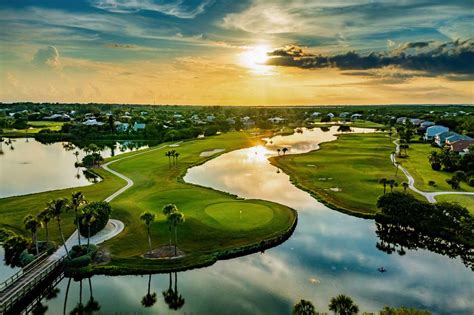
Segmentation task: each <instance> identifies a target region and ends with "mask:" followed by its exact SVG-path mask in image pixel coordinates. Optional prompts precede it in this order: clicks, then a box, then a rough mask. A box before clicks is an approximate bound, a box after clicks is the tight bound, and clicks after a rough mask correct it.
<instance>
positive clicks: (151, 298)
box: [142, 274, 156, 307]
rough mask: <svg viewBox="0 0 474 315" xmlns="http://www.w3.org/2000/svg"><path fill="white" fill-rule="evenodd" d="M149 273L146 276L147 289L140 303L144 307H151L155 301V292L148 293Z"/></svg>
mask: <svg viewBox="0 0 474 315" xmlns="http://www.w3.org/2000/svg"><path fill="white" fill-rule="evenodd" d="M150 285H151V274H150V275H149V276H148V291H147V294H146V295H145V296H143V298H142V305H143V306H144V307H152V306H153V305H154V304H155V303H156V293H155V292H153V293H150Z"/></svg>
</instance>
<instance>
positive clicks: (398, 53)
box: [267, 40, 474, 75]
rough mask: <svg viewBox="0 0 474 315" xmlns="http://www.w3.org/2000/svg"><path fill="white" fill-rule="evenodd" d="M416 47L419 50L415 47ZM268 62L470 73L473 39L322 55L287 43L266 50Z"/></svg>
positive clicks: (310, 66) (472, 70)
mask: <svg viewBox="0 0 474 315" xmlns="http://www.w3.org/2000/svg"><path fill="white" fill-rule="evenodd" d="M412 48H416V49H420V48H423V49H424V50H423V51H419V50H415V51H414V52H413V51H412ZM268 55H269V56H274V57H272V58H270V59H269V60H268V61H267V64H268V65H273V66H286V67H298V68H304V69H319V68H338V69H340V70H370V69H380V68H386V67H397V68H401V69H404V70H413V71H419V72H421V73H424V74H427V75H448V74H461V75H474V62H473V61H474V42H473V41H471V40H465V41H461V40H456V41H452V42H446V43H442V44H438V45H435V44H433V43H432V42H415V43H406V44H404V45H401V46H400V47H399V48H397V49H394V50H392V51H390V52H388V53H375V52H372V53H369V54H366V55H362V54H359V53H356V52H354V51H349V52H346V53H343V54H338V55H332V56H323V55H311V54H307V53H305V52H304V51H303V50H302V49H301V48H299V47H295V46H294V45H288V46H285V47H283V48H278V49H276V50H274V51H272V52H270V53H268Z"/></svg>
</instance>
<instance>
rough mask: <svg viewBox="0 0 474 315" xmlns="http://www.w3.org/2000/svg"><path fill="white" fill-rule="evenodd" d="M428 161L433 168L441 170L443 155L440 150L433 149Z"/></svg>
mask: <svg viewBox="0 0 474 315" xmlns="http://www.w3.org/2000/svg"><path fill="white" fill-rule="evenodd" d="M428 161H429V162H430V165H431V168H432V169H433V170H435V171H439V170H440V169H441V157H440V155H439V154H438V152H436V151H432V152H431V153H430V155H428Z"/></svg>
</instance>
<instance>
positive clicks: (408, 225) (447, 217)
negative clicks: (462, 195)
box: [375, 197, 474, 270]
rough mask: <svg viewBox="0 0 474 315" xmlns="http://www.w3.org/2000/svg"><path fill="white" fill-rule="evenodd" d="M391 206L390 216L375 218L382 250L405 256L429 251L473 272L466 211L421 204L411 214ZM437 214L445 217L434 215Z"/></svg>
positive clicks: (444, 204) (415, 205) (468, 220)
mask: <svg viewBox="0 0 474 315" xmlns="http://www.w3.org/2000/svg"><path fill="white" fill-rule="evenodd" d="M388 198H391V197H388ZM400 198H406V199H407V197H400ZM410 198H412V197H410ZM388 201H390V200H388ZM410 202H413V201H411V200H410ZM391 205H392V206H391V209H385V212H386V213H387V212H390V214H391V215H387V214H386V213H385V214H379V215H377V216H376V218H375V224H376V228H377V230H376V234H377V236H378V237H379V241H378V242H377V244H376V247H377V248H378V249H379V250H381V251H383V252H386V253H387V254H392V253H398V254H399V255H405V253H406V250H417V249H427V250H430V251H432V252H435V253H438V254H442V255H445V256H448V257H450V258H457V257H459V258H460V259H461V260H462V262H463V263H464V265H466V267H468V268H471V269H472V270H474V248H473V247H472V242H471V241H470V240H472V219H471V218H470V216H469V214H468V213H467V210H465V209H463V208H462V207H460V206H457V205H452V204H447V203H439V204H437V205H429V204H428V205H425V203H424V202H419V201H414V202H413V203H412V209H411V210H406V209H404V208H405V207H404V206H403V205H402V204H401V203H400V204H394V203H393V202H391ZM423 208H426V209H425V210H422V209H423ZM407 211H408V212H407ZM413 211H415V212H416V213H413ZM437 212H440V213H442V214H443V217H442V218H440V217H438V216H437V215H434V214H435V213H437ZM430 213H431V214H430ZM450 224H451V225H452V226H450Z"/></svg>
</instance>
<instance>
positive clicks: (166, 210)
mask: <svg viewBox="0 0 474 315" xmlns="http://www.w3.org/2000/svg"><path fill="white" fill-rule="evenodd" d="M177 211H178V207H176V205H175V204H172V203H170V204H167V205H166V206H164V207H163V210H162V212H163V214H164V215H165V216H166V217H167V218H168V217H169V216H170V215H171V214H173V213H175V212H177ZM171 227H172V225H171V224H170V222H168V230H169V233H170V247H171Z"/></svg>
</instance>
